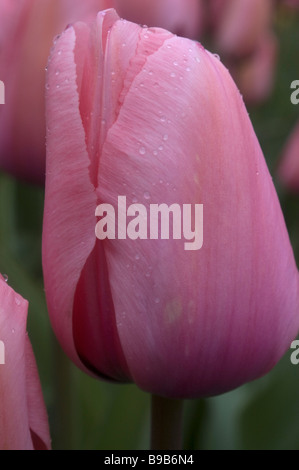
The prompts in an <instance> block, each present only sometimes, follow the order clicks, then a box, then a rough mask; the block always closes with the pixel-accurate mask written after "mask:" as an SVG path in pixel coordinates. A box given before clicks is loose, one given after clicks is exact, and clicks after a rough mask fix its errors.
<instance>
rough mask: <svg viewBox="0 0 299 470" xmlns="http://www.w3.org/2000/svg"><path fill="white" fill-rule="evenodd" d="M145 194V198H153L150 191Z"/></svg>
mask: <svg viewBox="0 0 299 470" xmlns="http://www.w3.org/2000/svg"><path fill="white" fill-rule="evenodd" d="M143 196H144V199H147V200H148V199H150V198H151V195H150V193H149V192H147V191H146V192H145V193H144V195H143Z"/></svg>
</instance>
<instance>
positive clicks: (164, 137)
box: [163, 134, 168, 142]
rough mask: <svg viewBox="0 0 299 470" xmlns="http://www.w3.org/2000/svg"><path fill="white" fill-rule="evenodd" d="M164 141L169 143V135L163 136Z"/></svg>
mask: <svg viewBox="0 0 299 470" xmlns="http://www.w3.org/2000/svg"><path fill="white" fill-rule="evenodd" d="M163 140H164V142H167V140H168V134H165V135H164V136H163Z"/></svg>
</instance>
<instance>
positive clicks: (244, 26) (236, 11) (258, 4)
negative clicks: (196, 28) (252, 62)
mask: <svg viewBox="0 0 299 470" xmlns="http://www.w3.org/2000/svg"><path fill="white" fill-rule="evenodd" d="M213 1H216V2H219V0H213ZM224 3H225V8H224V7H223V4H221V3H220V6H221V7H222V16H221V18H219V19H218V28H217V30H216V33H215V44H216V49H217V50H218V51H219V52H220V53H221V54H223V55H225V56H231V57H242V56H244V55H247V54H250V53H252V52H253V51H254V50H255V48H256V47H257V46H258V44H259V42H260V39H261V36H263V35H264V34H265V32H266V31H269V30H270V28H271V23H272V18H273V8H274V7H273V1H272V0H263V1H261V0H227V2H224Z"/></svg>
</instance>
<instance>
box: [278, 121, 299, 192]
mask: <svg viewBox="0 0 299 470" xmlns="http://www.w3.org/2000/svg"><path fill="white" fill-rule="evenodd" d="M279 175H280V178H281V180H282V181H283V182H284V184H285V185H286V186H288V187H289V188H291V189H292V190H294V191H296V192H299V123H298V124H297V126H296V127H295V129H294V130H293V132H292V134H291V136H290V138H289V140H288V142H287V144H286V148H285V150H284V153H283V157H282V162H281V166H280V169H279Z"/></svg>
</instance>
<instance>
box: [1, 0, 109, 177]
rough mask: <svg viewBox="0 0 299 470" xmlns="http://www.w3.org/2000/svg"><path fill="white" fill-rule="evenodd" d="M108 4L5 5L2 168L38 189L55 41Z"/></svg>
mask: <svg viewBox="0 0 299 470" xmlns="http://www.w3.org/2000/svg"><path fill="white" fill-rule="evenodd" d="M111 5H112V1H108V0H85V1H82V0H43V1H40V0H19V1H12V0H1V2H0V74H1V75H0V79H1V80H2V81H3V82H4V84H5V102H6V104H5V105H2V106H0V167H1V168H2V169H4V170H6V171H9V172H11V173H12V174H14V175H15V176H17V177H20V178H24V179H26V180H28V181H32V182H36V183H44V178H45V134H46V129H45V104H44V101H45V66H46V64H47V59H48V55H49V52H50V48H51V46H52V43H53V38H54V37H55V36H56V35H57V34H58V33H61V31H63V29H64V28H65V27H66V26H67V24H68V23H72V22H73V21H78V20H80V19H82V20H85V21H88V20H90V19H91V18H93V17H94V16H95V15H96V13H97V12H98V11H99V10H101V9H103V8H107V7H109V6H111Z"/></svg>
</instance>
